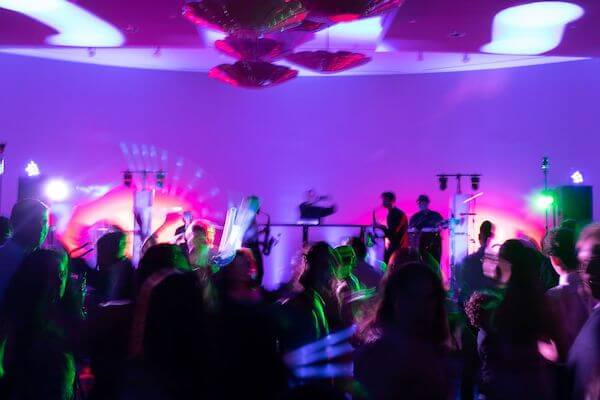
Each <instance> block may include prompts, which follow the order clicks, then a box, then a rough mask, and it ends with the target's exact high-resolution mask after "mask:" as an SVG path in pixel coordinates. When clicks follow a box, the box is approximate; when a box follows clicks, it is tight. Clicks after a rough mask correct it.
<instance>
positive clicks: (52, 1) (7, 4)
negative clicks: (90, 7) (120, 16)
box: [0, 0, 125, 47]
mask: <svg viewBox="0 0 600 400" xmlns="http://www.w3.org/2000/svg"><path fill="white" fill-rule="evenodd" d="M0 8H5V9H7V10H11V11H15V12H18V13H21V14H24V15H27V16H28V17H30V18H33V19H35V20H36V21H39V22H41V23H42V24H44V25H47V26H49V27H51V28H52V29H54V30H56V31H57V32H58V33H57V34H55V35H52V36H49V37H47V38H46V43H48V44H52V45H56V46H74V47H119V46H121V45H123V43H125V37H124V36H123V34H122V33H121V31H119V30H118V29H117V28H115V27H114V26H112V25H111V24H109V23H108V22H106V21H104V20H103V19H101V18H99V17H97V16H96V15H94V14H92V13H90V12H89V11H87V10H85V9H83V8H81V7H79V6H78V5H76V4H73V3H71V2H68V1H66V0H37V1H36V0H0Z"/></svg>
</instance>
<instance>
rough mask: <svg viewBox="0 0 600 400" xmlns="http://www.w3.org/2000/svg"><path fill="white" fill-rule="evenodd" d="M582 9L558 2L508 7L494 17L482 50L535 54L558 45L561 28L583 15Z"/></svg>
mask: <svg viewBox="0 0 600 400" xmlns="http://www.w3.org/2000/svg"><path fill="white" fill-rule="evenodd" d="M584 13H585V12H584V10H583V8H581V7H580V6H578V5H576V4H572V3H567V2H562V1H540V2H536V3H529V4H522V5H519V6H515V7H509V8H506V9H504V10H502V11H500V12H499V13H498V14H496V16H495V17H494V22H493V26H492V41H491V42H490V43H488V44H486V45H484V46H483V47H482V48H481V51H482V52H484V53H494V54H515V55H537V54H543V53H546V52H548V51H550V50H552V49H554V48H556V47H558V45H559V44H560V42H561V41H562V38H563V35H564V32H565V27H566V25H567V24H569V23H570V22H573V21H575V20H577V19H579V18H581V16H582V15H583V14H584Z"/></svg>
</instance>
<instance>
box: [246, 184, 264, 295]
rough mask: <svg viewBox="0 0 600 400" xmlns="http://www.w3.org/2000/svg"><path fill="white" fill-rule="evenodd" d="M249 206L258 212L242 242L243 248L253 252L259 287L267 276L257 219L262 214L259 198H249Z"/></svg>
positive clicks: (247, 199)
mask: <svg viewBox="0 0 600 400" xmlns="http://www.w3.org/2000/svg"><path fill="white" fill-rule="evenodd" d="M246 201H247V202H248V204H250V207H251V208H252V209H253V210H256V214H255V215H254V217H253V218H252V222H250V226H249V227H248V229H247V230H246V232H245V233H244V239H243V241H242V247H245V248H247V249H250V251H252V256H253V257H254V260H255V261H256V268H257V275H256V280H257V281H258V283H259V285H260V284H262V280H263V276H264V275H265V267H264V263H263V254H262V251H261V247H260V245H261V243H260V234H261V233H262V231H261V229H260V226H259V225H258V221H257V219H256V217H257V215H258V214H259V213H260V199H259V198H258V197H257V196H249V197H247V198H246Z"/></svg>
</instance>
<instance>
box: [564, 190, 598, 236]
mask: <svg viewBox="0 0 600 400" xmlns="http://www.w3.org/2000/svg"><path fill="white" fill-rule="evenodd" d="M555 193H556V203H557V204H556V213H557V217H558V223H559V224H561V225H562V224H563V222H564V221H568V220H570V221H573V222H574V224H575V227H576V230H577V231H579V230H581V229H582V228H583V227H584V226H586V225H587V224H589V223H590V222H592V221H593V219H594V215H593V214H594V202H593V194H592V186H583V185H570V186H559V187H557V188H556V189H555Z"/></svg>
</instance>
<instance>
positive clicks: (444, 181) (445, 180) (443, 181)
mask: <svg viewBox="0 0 600 400" xmlns="http://www.w3.org/2000/svg"><path fill="white" fill-rule="evenodd" d="M439 180H440V190H446V189H448V177H447V176H444V175H441V176H440V177H439Z"/></svg>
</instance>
